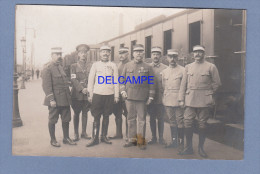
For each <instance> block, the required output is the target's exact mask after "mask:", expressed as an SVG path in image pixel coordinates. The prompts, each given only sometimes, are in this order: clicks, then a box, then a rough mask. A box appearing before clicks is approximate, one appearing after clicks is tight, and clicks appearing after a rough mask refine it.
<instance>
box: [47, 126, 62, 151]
mask: <svg viewBox="0 0 260 174" xmlns="http://www.w3.org/2000/svg"><path fill="white" fill-rule="evenodd" d="M48 127H49V133H50V137H51V145H52V146H54V147H60V144H59V143H58V142H57V140H56V137H55V124H51V123H49V124H48Z"/></svg>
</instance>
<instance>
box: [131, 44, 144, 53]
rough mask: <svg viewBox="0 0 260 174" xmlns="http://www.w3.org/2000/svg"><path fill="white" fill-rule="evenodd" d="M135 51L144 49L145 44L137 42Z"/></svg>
mask: <svg viewBox="0 0 260 174" xmlns="http://www.w3.org/2000/svg"><path fill="white" fill-rule="evenodd" d="M133 51H144V46H143V45H142V44H136V45H135V46H134V49H133Z"/></svg>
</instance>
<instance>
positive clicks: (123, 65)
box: [118, 59, 129, 76]
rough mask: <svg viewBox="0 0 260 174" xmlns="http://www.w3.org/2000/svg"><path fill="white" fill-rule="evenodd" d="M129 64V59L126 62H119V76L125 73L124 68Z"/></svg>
mask: <svg viewBox="0 0 260 174" xmlns="http://www.w3.org/2000/svg"><path fill="white" fill-rule="evenodd" d="M128 62H129V60H128V59H126V60H125V61H123V62H121V61H120V62H119V64H118V74H119V76H120V75H121V74H122V72H123V69H124V67H125V64H127V63H128Z"/></svg>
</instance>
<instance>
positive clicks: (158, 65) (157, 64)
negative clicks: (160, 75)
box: [153, 62, 161, 68]
mask: <svg viewBox="0 0 260 174" xmlns="http://www.w3.org/2000/svg"><path fill="white" fill-rule="evenodd" d="M160 66H161V64H160V62H159V63H154V62H153V67H157V68H159V67H160Z"/></svg>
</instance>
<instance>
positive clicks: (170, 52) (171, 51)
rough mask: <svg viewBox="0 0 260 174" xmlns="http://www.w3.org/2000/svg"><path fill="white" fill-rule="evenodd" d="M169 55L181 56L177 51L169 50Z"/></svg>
mask: <svg viewBox="0 0 260 174" xmlns="http://www.w3.org/2000/svg"><path fill="white" fill-rule="evenodd" d="M167 55H179V52H178V50H177V49H169V50H167Z"/></svg>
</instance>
